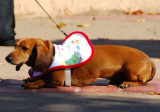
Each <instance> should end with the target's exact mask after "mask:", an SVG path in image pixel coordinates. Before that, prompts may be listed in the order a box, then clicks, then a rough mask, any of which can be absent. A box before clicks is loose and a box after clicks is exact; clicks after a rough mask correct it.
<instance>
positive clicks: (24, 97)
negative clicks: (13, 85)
mask: <svg viewBox="0 0 160 112" xmlns="http://www.w3.org/2000/svg"><path fill="white" fill-rule="evenodd" d="M0 105H1V108H0V111H2V112H11V111H13V112H22V111H23V112H51V111H52V112H107V111H109V112H135V111H136V112H158V110H159V109H160V106H159V105H160V102H159V99H150V100H148V99H142V98H141V99H139V98H127V97H116V96H103V95H101V96H86V95H76V94H67V93H43V94H37V93H23V94H22V93H16V94H13V93H1V94H0Z"/></svg>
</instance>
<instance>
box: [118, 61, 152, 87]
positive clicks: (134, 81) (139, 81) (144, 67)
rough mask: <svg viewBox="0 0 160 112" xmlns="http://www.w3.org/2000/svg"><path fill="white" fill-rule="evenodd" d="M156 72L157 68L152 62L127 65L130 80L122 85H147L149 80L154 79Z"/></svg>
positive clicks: (127, 74)
mask: <svg viewBox="0 0 160 112" xmlns="http://www.w3.org/2000/svg"><path fill="white" fill-rule="evenodd" d="M154 74H155V68H154V67H153V66H152V64H151V63H145V64H144V63H143V64H142V63H140V64H139V65H135V66H133V65H132V66H127V73H126V76H127V78H128V81H124V82H123V83H122V84H121V85H120V87H121V88H125V87H129V86H140V85H146V84H147V82H148V81H150V80H152V79H153V77H154Z"/></svg>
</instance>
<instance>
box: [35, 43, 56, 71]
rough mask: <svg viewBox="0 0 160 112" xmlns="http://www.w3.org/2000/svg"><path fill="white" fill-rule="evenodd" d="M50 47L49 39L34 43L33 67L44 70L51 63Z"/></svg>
mask: <svg viewBox="0 0 160 112" xmlns="http://www.w3.org/2000/svg"><path fill="white" fill-rule="evenodd" d="M52 49H53V46H52V47H51V43H50V41H45V42H44V43H43V44H42V43H37V44H36V51H37V57H36V60H35V69H36V70H38V71H40V72H44V71H46V70H47V69H48V68H49V66H50V64H51V63H52Z"/></svg>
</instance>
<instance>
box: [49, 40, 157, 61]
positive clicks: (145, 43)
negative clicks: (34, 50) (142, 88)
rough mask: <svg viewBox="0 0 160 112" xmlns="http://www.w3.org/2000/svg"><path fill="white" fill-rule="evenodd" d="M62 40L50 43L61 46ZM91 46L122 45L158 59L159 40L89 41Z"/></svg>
mask: <svg viewBox="0 0 160 112" xmlns="http://www.w3.org/2000/svg"><path fill="white" fill-rule="evenodd" d="M62 41H63V40H57V41H52V42H53V43H55V44H61V42H62ZM91 42H92V44H93V45H123V46H129V47H133V48H137V49H139V50H142V51H143V52H145V53H146V54H147V55H148V56H149V57H151V58H160V41H159V40H108V39H96V40H91Z"/></svg>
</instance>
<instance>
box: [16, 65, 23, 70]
mask: <svg viewBox="0 0 160 112" xmlns="http://www.w3.org/2000/svg"><path fill="white" fill-rule="evenodd" d="M22 65H23V63H20V64H18V65H16V71H19V70H20V68H21V66H22Z"/></svg>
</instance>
